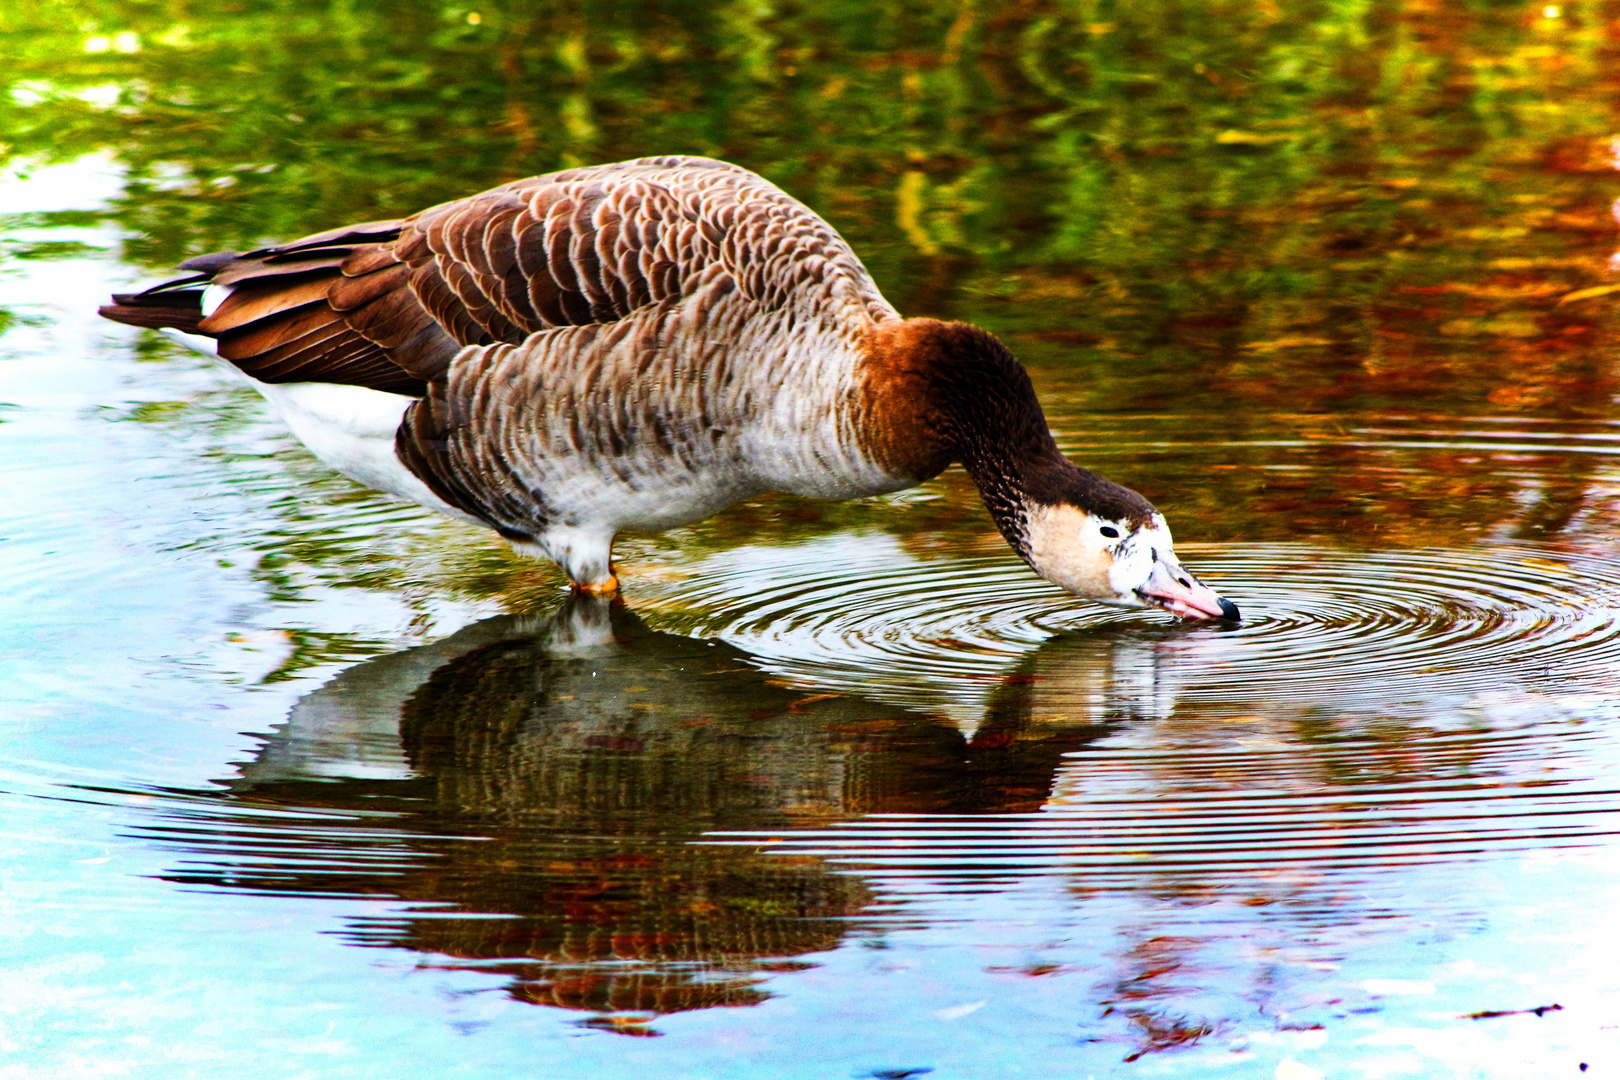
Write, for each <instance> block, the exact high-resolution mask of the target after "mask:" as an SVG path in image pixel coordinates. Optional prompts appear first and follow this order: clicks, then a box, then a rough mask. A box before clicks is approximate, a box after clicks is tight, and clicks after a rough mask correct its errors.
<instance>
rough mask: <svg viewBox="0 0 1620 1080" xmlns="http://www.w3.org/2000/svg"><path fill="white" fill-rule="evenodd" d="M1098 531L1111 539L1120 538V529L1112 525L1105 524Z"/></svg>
mask: <svg viewBox="0 0 1620 1080" xmlns="http://www.w3.org/2000/svg"><path fill="white" fill-rule="evenodd" d="M1097 531H1098V532H1100V533H1102V534H1103V535H1104V536H1106V537H1108V539H1110V540H1118V539H1119V530H1118V529H1116V528H1114V527H1113V526H1112V525H1104V526H1103V527H1102V528H1101V529H1098V530H1097Z"/></svg>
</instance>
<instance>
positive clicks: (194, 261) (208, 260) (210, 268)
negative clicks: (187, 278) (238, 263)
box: [180, 251, 237, 274]
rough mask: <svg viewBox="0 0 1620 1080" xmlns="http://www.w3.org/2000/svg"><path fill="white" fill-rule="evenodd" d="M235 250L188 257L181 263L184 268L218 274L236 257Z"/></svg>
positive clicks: (181, 267)
mask: <svg viewBox="0 0 1620 1080" xmlns="http://www.w3.org/2000/svg"><path fill="white" fill-rule="evenodd" d="M236 256H237V253H236V252H234V251H215V252H213V253H211V254H208V255H198V256H196V257H195V258H191V259H187V260H186V261H185V262H183V263H181V264H180V269H182V270H196V271H197V272H199V273H203V274H217V273H218V272H219V271H221V270H223V269H225V268H226V267H227V266H229V265H230V264H231V262H232V261H233V260H234V259H235V258H236Z"/></svg>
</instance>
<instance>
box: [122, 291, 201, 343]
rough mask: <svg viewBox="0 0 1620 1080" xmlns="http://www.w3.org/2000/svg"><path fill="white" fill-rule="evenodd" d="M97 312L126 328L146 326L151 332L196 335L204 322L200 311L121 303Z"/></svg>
mask: <svg viewBox="0 0 1620 1080" xmlns="http://www.w3.org/2000/svg"><path fill="white" fill-rule="evenodd" d="M113 299H115V300H117V299H120V298H119V297H114V298H113ZM96 312H97V314H99V315H100V316H101V317H102V318H103V319H111V320H112V321H113V322H116V323H123V324H124V325H125V326H144V327H146V328H147V329H149V330H181V331H184V332H185V333H188V334H195V333H196V332H197V324H198V323H199V322H201V321H202V311H201V310H200V309H199V310H196V311H187V310H184V309H181V308H172V307H153V306H150V305H133V304H122V303H119V304H107V305H105V306H103V307H99V308H97V309H96Z"/></svg>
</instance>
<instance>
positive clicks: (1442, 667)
mask: <svg viewBox="0 0 1620 1080" xmlns="http://www.w3.org/2000/svg"><path fill="white" fill-rule="evenodd" d="M1184 557H1185V558H1186V561H1187V562H1188V563H1189V565H1191V566H1193V567H1194V568H1195V569H1196V570H1197V571H1198V572H1199V573H1200V575H1201V576H1203V577H1204V579H1205V580H1206V581H1209V582H1211V583H1212V584H1214V585H1215V586H1216V587H1217V588H1218V589H1220V591H1221V592H1222V593H1223V594H1224V595H1226V596H1228V597H1230V598H1231V599H1233V600H1234V601H1236V602H1237V603H1238V604H1239V605H1240V606H1241V608H1242V610H1243V614H1244V620H1243V623H1242V624H1241V625H1240V626H1237V627H1227V626H1220V625H1211V624H1202V625H1195V624H1177V623H1175V622H1174V620H1172V619H1171V618H1170V617H1169V616H1167V615H1164V614H1162V613H1159V612H1156V611H1132V610H1118V609H1109V608H1104V607H1100V606H1098V605H1093V604H1087V603H1083V602H1080V601H1076V600H1075V599H1073V598H1072V597H1068V596H1065V595H1064V594H1062V593H1061V592H1059V591H1058V590H1057V589H1055V588H1054V587H1052V586H1050V585H1048V584H1046V583H1045V582H1042V581H1039V580H1037V579H1036V578H1034V577H1033V576H1032V575H1031V574H1030V573H1029V571H1028V570H1027V569H1026V568H1024V567H1023V566H1022V565H1020V564H1018V563H1017V562H1015V561H1013V560H1011V559H1009V558H1004V557H968V558H945V559H938V560H932V561H925V560H922V559H918V558H916V557H914V556H912V555H910V554H909V553H908V552H906V551H904V550H903V549H901V547H900V546H899V545H898V544H897V543H895V542H894V541H892V540H889V539H887V538H884V537H873V536H864V537H852V536H848V535H846V536H842V537H837V538H833V539H832V540H829V541H825V542H820V543H817V544H812V545H807V546H806V547H805V548H795V549H766V548H754V549H746V550H744V551H739V552H732V553H728V554H727V555H723V556H718V557H716V558H714V559H711V560H708V561H706V562H705V563H704V564H703V565H702V567H701V568H700V570H699V572H698V573H696V574H695V575H694V577H693V580H692V581H690V582H688V583H686V585H685V586H684V587H683V588H682V590H681V593H680V596H679V603H680V605H681V606H683V607H686V608H688V610H691V609H692V608H697V609H699V610H701V611H703V612H705V614H704V615H702V616H701V617H700V625H697V626H691V627H689V628H688V629H690V630H691V631H694V632H700V633H707V634H713V635H715V636H719V637H723V638H725V639H727V640H730V641H732V642H733V643H735V644H737V645H739V646H740V647H743V648H745V649H747V650H748V651H749V652H751V653H753V654H755V655H756V656H759V657H761V658H763V659H764V660H765V661H766V662H767V663H769V664H770V665H771V666H772V667H773V668H775V669H776V670H778V671H780V672H781V673H782V674H784V675H790V676H792V677H795V678H800V679H805V680H808V681H811V682H814V683H819V684H824V685H830V686H834V687H837V686H849V687H850V688H851V689H854V688H856V687H858V688H859V689H860V690H861V691H862V692H865V693H877V694H879V695H881V696H883V697H886V698H888V699H890V700H897V701H903V702H905V703H907V704H913V705H922V704H925V703H926V704H929V705H931V706H932V707H935V708H944V709H945V710H946V711H953V710H952V709H951V708H950V707H949V706H950V704H951V703H955V704H957V705H963V704H969V703H970V702H971V699H973V698H974V697H975V695H974V694H973V692H972V687H974V686H975V685H977V686H983V687H991V686H993V685H995V684H997V683H999V682H1000V681H1002V680H1003V679H1004V678H1005V677H1006V676H1008V675H1016V674H1018V673H1023V674H1026V675H1029V676H1031V677H1032V678H1036V679H1042V678H1062V677H1069V678H1073V677H1075V676H1077V675H1079V674H1081V673H1082V669H1083V671H1084V673H1086V674H1088V675H1089V681H1088V687H1089V691H1088V692H1096V691H1098V690H1101V691H1102V692H1104V693H1105V694H1107V693H1113V694H1115V695H1116V696H1118V695H1126V696H1130V695H1133V694H1134V695H1137V696H1140V695H1141V694H1142V693H1148V692H1151V693H1153V694H1155V695H1158V696H1159V697H1161V698H1162V697H1165V696H1166V695H1168V696H1169V697H1171V698H1173V699H1175V700H1183V701H1194V700H1196V701H1204V702H1214V701H1222V700H1225V701H1250V702H1252V701H1255V700H1265V699H1273V700H1278V701H1287V702H1301V701H1310V702H1314V703H1318V704H1326V705H1333V704H1340V705H1342V704H1348V703H1353V702H1361V703H1372V702H1383V703H1390V702H1395V701H1409V702H1433V701H1435V700H1440V699H1451V700H1454V699H1457V698H1467V697H1470V696H1475V695H1478V694H1481V693H1489V692H1494V691H1500V690H1502V689H1504V688H1509V687H1512V688H1517V689H1521V690H1533V691H1536V692H1554V691H1556V692H1572V691H1586V692H1597V693H1600V694H1601V693H1610V692H1613V691H1614V690H1615V689H1616V688H1617V687H1620V682H1617V678H1616V675H1615V673H1616V672H1617V671H1620V568H1616V567H1614V566H1612V565H1609V564H1607V563H1603V562H1600V561H1597V560H1582V559H1578V558H1573V557H1569V556H1565V555H1561V554H1557V553H1554V552H1551V551H1549V550H1547V549H1544V548H1538V547H1533V546H1529V545H1499V546H1481V547H1478V548H1472V549H1466V550H1449V549H1438V550H1416V551H1378V552H1349V551H1335V550H1331V549H1325V548H1318V547H1312V546H1308V545H1283V544H1272V545H1249V546H1242V547H1238V546H1207V547H1202V548H1189V549H1188V550H1187V551H1186V552H1184ZM1099 680H1100V681H1101V682H1102V683H1103V684H1105V685H1102V686H1099V685H1098V682H1099ZM979 696H981V697H982V695H979Z"/></svg>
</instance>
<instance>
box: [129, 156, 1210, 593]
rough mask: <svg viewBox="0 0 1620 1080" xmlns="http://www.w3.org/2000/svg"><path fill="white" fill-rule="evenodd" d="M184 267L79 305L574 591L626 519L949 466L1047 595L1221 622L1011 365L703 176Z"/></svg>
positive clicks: (700, 161)
mask: <svg viewBox="0 0 1620 1080" xmlns="http://www.w3.org/2000/svg"><path fill="white" fill-rule="evenodd" d="M180 269H182V270H184V271H188V273H187V274H186V276H184V277H179V278H176V279H174V280H171V281H166V282H164V283H162V284H159V285H155V286H153V287H151V288H148V289H146V290H145V291H143V292H138V293H132V294H123V295H115V296H114V297H113V303H112V304H111V305H109V306H106V307H103V308H101V309H100V310H101V314H102V315H104V316H106V317H107V318H109V319H112V320H115V321H117V322H121V323H127V324H130V325H134V326H142V327H149V328H152V329H157V330H161V331H162V332H164V333H166V334H168V335H170V336H171V337H173V338H175V339H176V340H178V341H180V342H182V343H184V344H186V345H189V346H191V347H193V348H196V349H198V350H200V351H202V352H205V353H208V354H210V355H214V356H218V357H220V358H221V359H223V360H225V361H226V362H228V363H229V364H230V365H232V366H233V367H235V368H236V369H237V370H238V371H240V372H241V373H242V374H243V375H246V376H247V377H248V379H249V380H250V381H251V382H252V384H253V386H254V387H255V388H256V389H257V390H258V391H259V392H260V393H262V394H263V395H264V396H265V397H266V398H267V399H269V401H270V402H271V403H272V404H273V405H274V406H275V407H276V409H277V410H278V411H279V412H280V413H281V416H282V417H283V419H284V420H285V421H286V423H287V425H288V426H289V427H290V428H291V429H292V431H293V433H294V434H295V435H296V436H297V437H298V438H299V439H300V440H302V441H303V443H304V444H305V445H306V446H308V447H309V449H310V450H311V451H312V452H313V453H314V454H315V456H316V457H318V458H320V459H321V460H322V461H324V462H325V463H327V464H328V465H329V466H331V467H332V468H334V469H336V470H338V471H339V472H341V473H343V474H345V475H347V476H349V477H350V478H352V479H354V480H356V481H358V482H359V483H361V484H364V485H367V486H369V487H372V488H375V489H377V490H379V491H383V492H386V493H389V494H391V495H394V496H398V497H401V498H404V499H407V500H411V501H413V502H416V503H419V504H421V505H423V506H426V507H429V508H431V509H433V510H436V511H439V512H441V513H443V514H447V515H449V516H450V517H453V518H459V519H462V520H466V521H470V522H474V523H476V524H479V525H483V526H486V527H489V528H492V529H494V530H495V531H496V532H497V533H499V534H500V535H501V536H503V537H505V538H506V539H507V540H508V541H510V542H511V544H512V545H513V546H514V547H515V548H516V549H517V550H518V551H519V552H521V553H524V554H529V555H536V556H544V557H547V558H550V559H552V560H553V561H555V562H556V563H557V564H558V565H559V566H561V568H562V569H563V571H564V572H565V573H566V574H567V575H568V578H569V581H570V582H571V583H572V586H573V587H574V588H575V589H577V590H581V591H585V592H593V593H601V594H608V595H616V594H617V592H618V587H619V583H618V576H617V573H616V571H615V566H614V562H613V557H612V553H613V541H614V536H615V534H617V533H618V532H619V531H621V530H623V529H638V530H646V531H661V530H665V529H669V528H673V527H675V526H679V525H684V524H688V523H690V522H694V521H697V520H699V519H702V518H704V517H707V516H709V515H710V514H713V513H715V512H717V511H719V510H722V509H724V508H725V507H727V506H730V505H732V504H734V503H736V502H738V501H739V500H742V499H746V498H751V497H753V496H756V495H759V494H762V493H764V492H767V491H783V492H790V493H793V494H796V495H804V496H810V497H814V498H826V499H851V498H861V497H864V496H872V495H880V494H885V493H888V492H894V491H899V490H902V489H905V488H909V487H913V486H915V485H917V484H920V483H923V482H924V481H926V480H928V479H930V478H932V477H934V476H936V475H938V474H939V473H940V472H942V471H943V470H944V469H945V468H946V467H947V466H948V465H949V464H951V463H953V462H959V463H961V465H962V466H963V467H964V468H965V469H966V471H967V472H968V474H969V475H970V476H971V477H972V479H973V480H974V482H975V483H976V484H977V485H978V488H979V491H980V493H981V494H982V495H983V499H984V505H985V507H986V509H987V510H988V511H989V514H990V517H991V518H992V520H993V521H994V522H995V525H996V527H997V529H998V530H999V531H1000V532H1001V535H1002V536H1003V537H1005V538H1006V540H1007V543H1008V544H1010V545H1011V546H1012V549H1013V550H1014V551H1015V552H1016V553H1017V554H1018V556H1019V557H1020V558H1022V559H1023V560H1024V562H1025V563H1027V564H1028V565H1029V566H1030V567H1031V568H1032V569H1033V570H1034V571H1035V572H1036V573H1037V574H1039V575H1040V576H1042V577H1044V578H1046V579H1047V580H1048V581H1051V582H1053V583H1055V584H1056V585H1058V586H1060V587H1061V588H1063V589H1065V590H1067V591H1068V592H1070V593H1073V594H1075V595H1077V596H1080V597H1083V598H1085V599H1087V600H1093V601H1098V602H1100V603H1104V604H1111V605H1115V606H1120V607H1131V608H1137V607H1158V608H1163V609H1164V610H1166V611H1168V612H1170V613H1171V614H1173V615H1175V616H1178V617H1181V618H1185V619H1226V620H1236V619H1237V618H1238V609H1237V607H1236V605H1234V604H1233V603H1232V602H1231V601H1229V600H1226V599H1224V598H1223V597H1221V596H1219V595H1218V594H1217V593H1216V592H1215V591H1214V590H1213V589H1211V588H1210V587H1209V586H1207V585H1205V584H1203V583H1202V582H1200V581H1199V580H1198V579H1197V578H1196V577H1194V576H1193V575H1192V574H1191V573H1190V572H1189V571H1187V570H1186V569H1185V568H1184V567H1183V566H1182V565H1181V563H1180V562H1179V560H1178V559H1177V557H1176V555H1175V551H1174V547H1173V545H1172V542H1171V535H1170V529H1169V526H1168V525H1167V524H1166V522H1165V519H1164V516H1163V515H1162V514H1161V513H1160V512H1159V511H1158V510H1157V509H1155V508H1154V506H1153V505H1152V504H1151V503H1149V502H1148V500H1147V499H1145V498H1143V497H1142V496H1141V495H1139V494H1137V493H1136V492H1135V491H1132V490H1130V489H1129V488H1126V487H1122V486H1120V485H1119V484H1115V483H1113V482H1111V481H1109V480H1106V479H1104V478H1103V477H1101V476H1099V475H1097V474H1096V473H1094V472H1091V471H1089V470H1087V469H1083V468H1079V467H1077V466H1075V465H1073V464H1071V463H1070V462H1069V461H1067V460H1066V459H1065V458H1064V457H1063V456H1062V454H1061V453H1060V452H1059V451H1058V448H1057V445H1056V443H1055V442H1054V441H1053V438H1052V434H1051V432H1050V431H1049V430H1048V428H1047V424H1046V419H1045V416H1044V415H1043V413H1042V411H1041V407H1040V404H1039V402H1038V401H1037V399H1036V396H1035V390H1034V387H1033V385H1032V384H1031V382H1030V378H1029V375H1028V373H1027V372H1026V371H1025V370H1024V368H1023V367H1022V366H1021V365H1020V364H1019V363H1018V362H1017V360H1015V359H1014V358H1013V355H1012V353H1011V352H1010V351H1008V349H1007V348H1006V346H1004V345H1003V344H1002V343H1001V342H1000V341H998V340H997V339H996V338H995V337H993V336H992V335H991V334H989V333H987V332H986V331H984V330H981V329H979V328H978V327H975V326H971V325H968V324H965V323H959V322H944V321H940V320H936V319H928V318H909V319H907V318H902V317H901V316H900V315H899V313H898V312H897V311H896V310H895V309H894V308H893V307H892V306H891V305H890V304H889V303H888V301H886V300H885V299H884V298H883V296H882V294H880V293H879V292H878V289H877V286H876V285H875V284H874V283H873V281H872V278H871V276H870V275H869V274H868V273H867V271H866V268H865V267H864V266H863V265H862V264H861V261H860V259H859V258H857V257H856V255H855V253H854V251H853V250H851V248H850V247H849V245H848V244H847V243H846V242H845V241H844V239H843V238H842V237H841V236H839V235H838V233H837V232H836V231H835V230H834V229H833V228H832V226H831V225H829V224H827V222H825V221H823V220H822V219H821V218H820V217H819V216H817V215H816V214H815V213H814V212H813V211H811V210H810V209H809V208H808V207H806V206H804V205H803V204H802V203H800V202H798V201H797V200H795V199H793V198H792V197H790V196H789V195H788V194H787V193H786V192H784V191H782V190H781V189H780V188H778V187H776V186H775V185H774V184H771V183H770V182H769V181H767V180H765V179H764V178H763V177H761V176H758V175H756V174H755V173H752V172H750V171H748V170H746V169H743V168H740V167H738V166H736V165H732V164H729V163H727V162H723V161H716V160H712V159H707V158H698V157H651V158H640V159H637V160H634V161H624V162H619V163H616V164H610V165H597V166H591V167H586V168H573V169H566V170H563V171H561V172H554V173H548V174H546V175H544V176H537V177H532V178H529V179H526V180H518V181H515V182H513V183H509V184H505V185H503V186H501V187H497V188H493V189H491V190H489V191H485V192H483V193H481V194H477V195H473V196H471V197H468V198H463V199H458V200H455V201H453V202H447V203H441V204H440V205H438V206H434V207H431V208H429V209H427V210H423V211H421V212H420V213H417V214H415V215H413V216H411V217H407V218H402V219H399V220H394V221H374V222H367V223H364V224H359V225H350V226H346V227H343V228H337V229H332V230H329V231H327V232H321V233H316V234H314V235H312V236H306V237H304V238H303V239H300V240H295V241H293V242H291V243H287V244H281V245H279V246H275V247H266V248H261V249H259V250H256V251H249V252H246V253H240V254H239V253H236V252H229V251H226V252H219V253H216V254H212V255H203V256H200V257H198V258H194V259H191V260H189V261H187V262H184V263H182V264H181V265H180Z"/></svg>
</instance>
